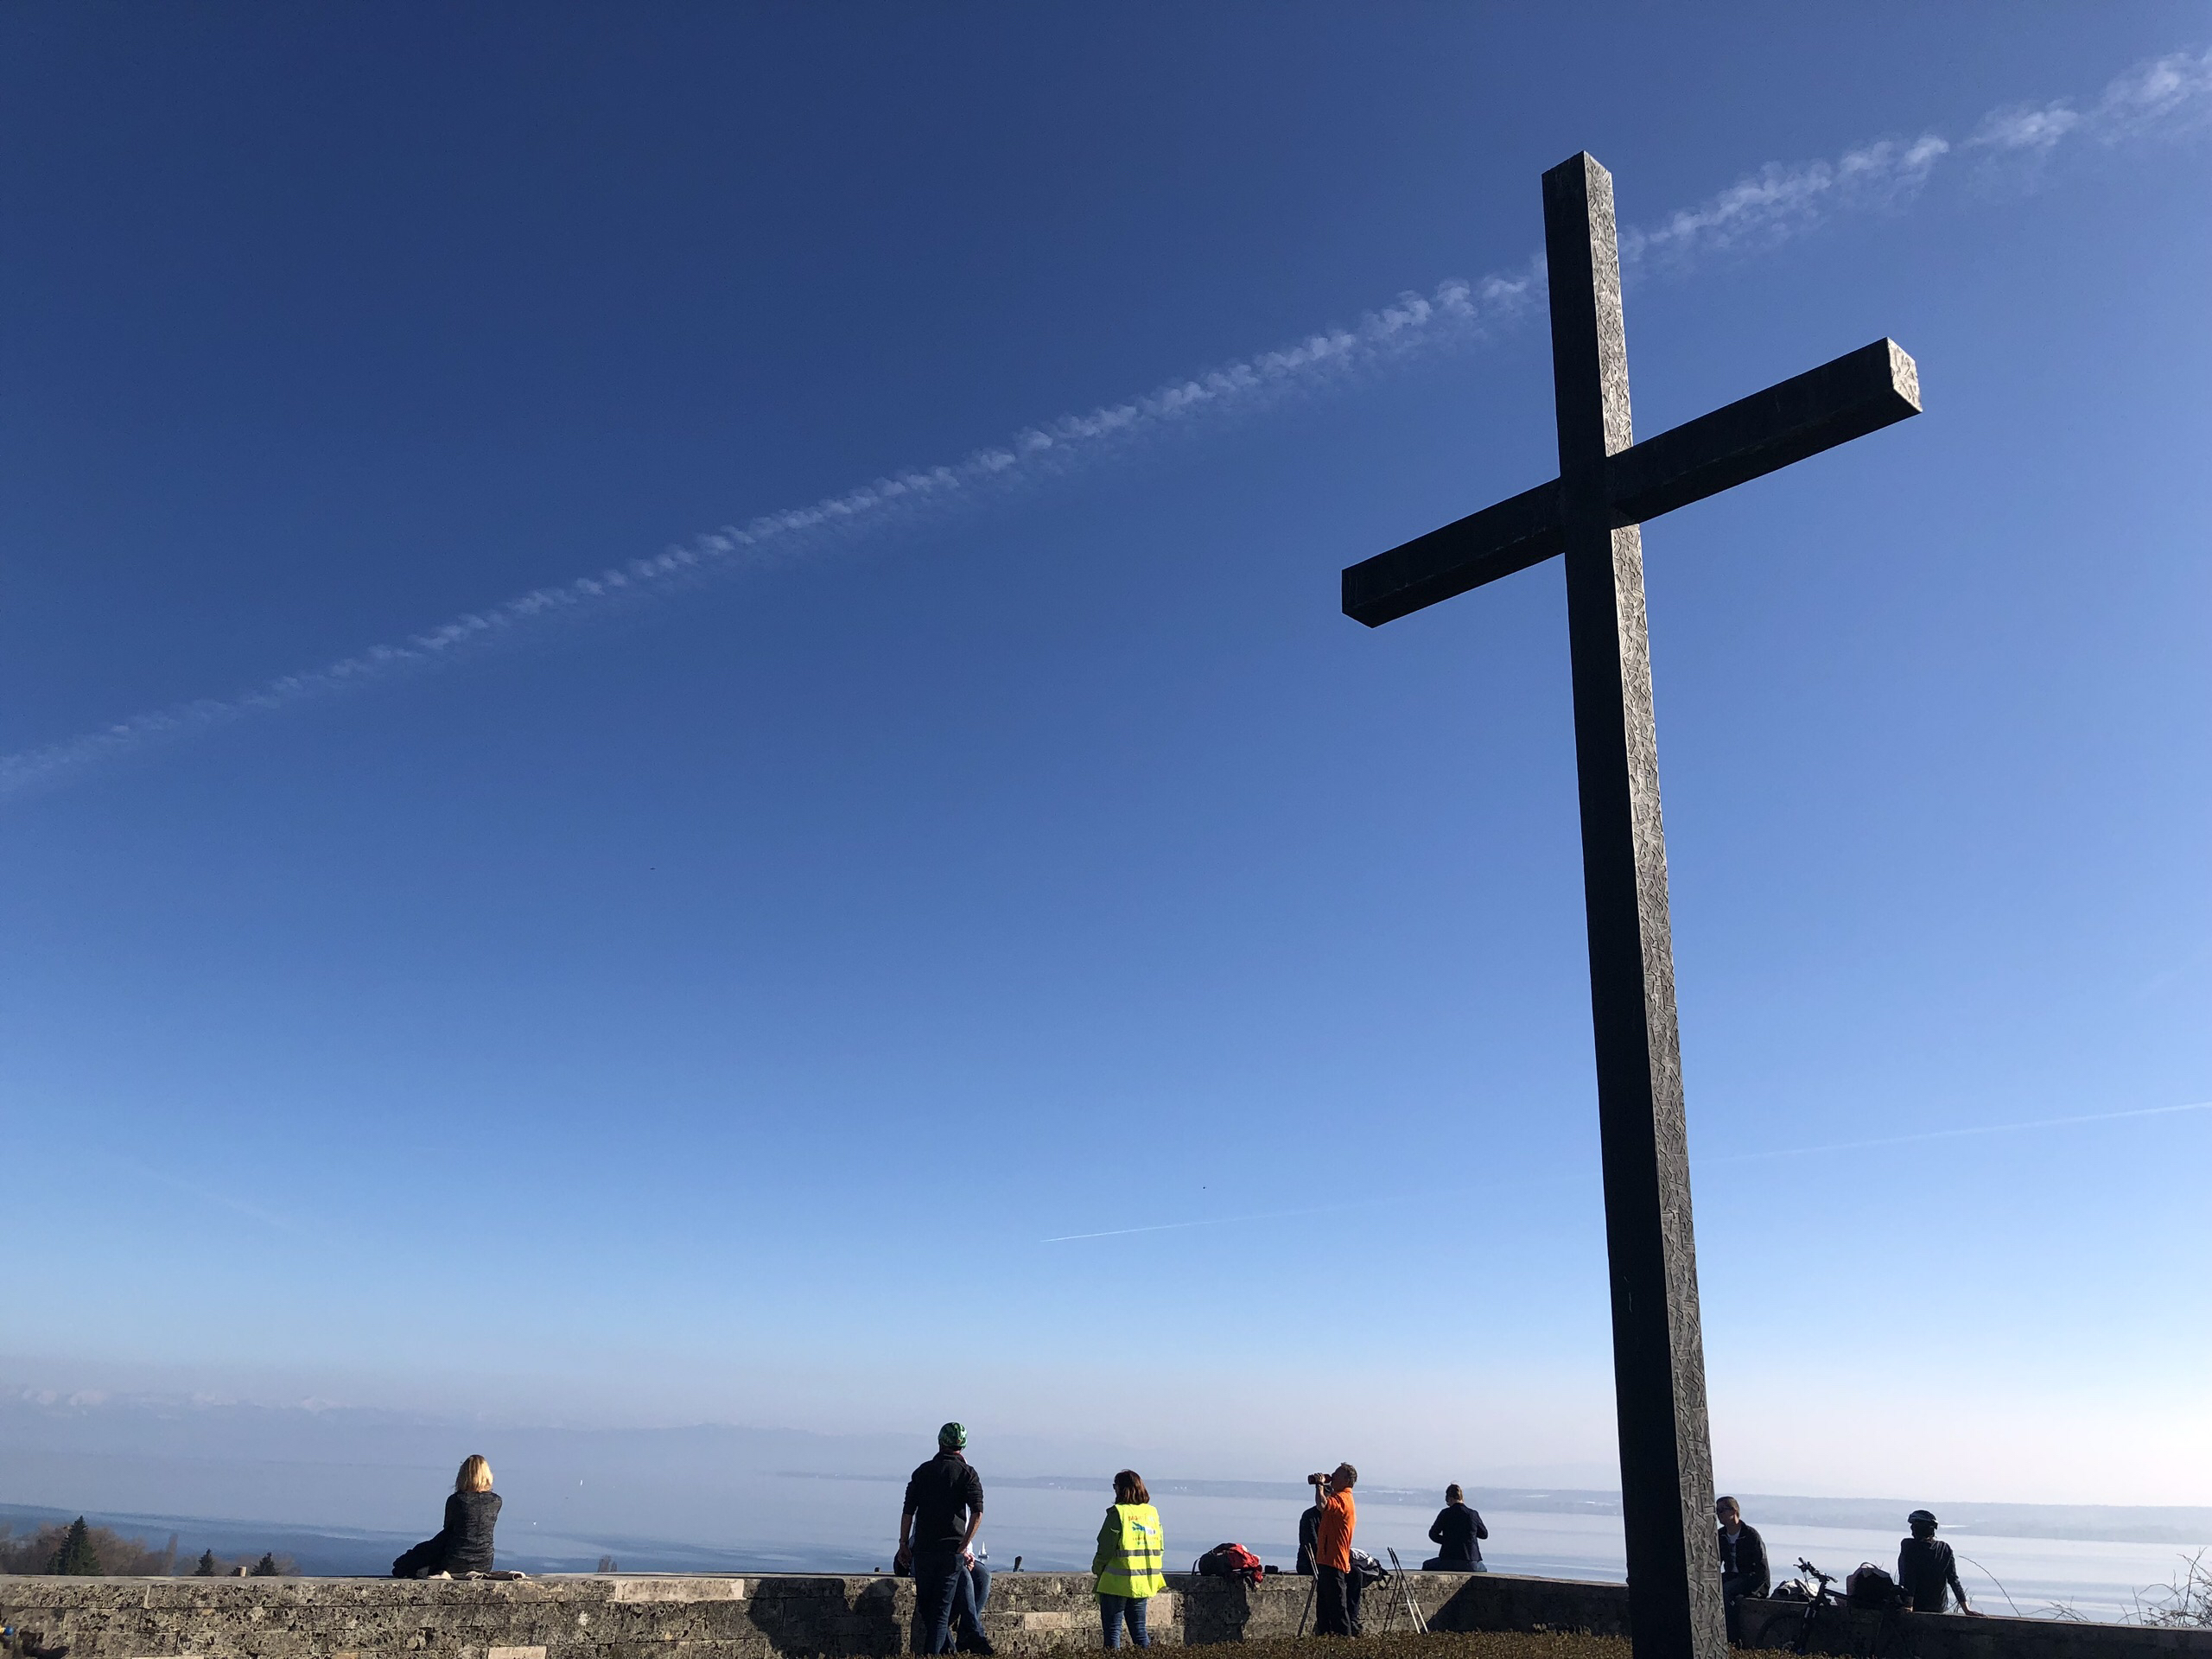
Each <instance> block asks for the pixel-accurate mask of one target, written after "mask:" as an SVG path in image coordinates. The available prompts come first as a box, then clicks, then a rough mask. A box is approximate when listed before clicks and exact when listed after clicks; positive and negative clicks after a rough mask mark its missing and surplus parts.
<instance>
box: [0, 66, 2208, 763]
mask: <svg viewBox="0 0 2212 1659" xmlns="http://www.w3.org/2000/svg"><path fill="white" fill-rule="evenodd" d="M2208 113H2212V49H2208V50H2203V51H2188V52H2177V53H2171V54H2167V55H2165V56H2164V57H2160V58H2157V59H2153V60H2149V61H2147V62H2145V63H2142V64H2139V65H2138V66H2137V67H2134V68H2133V69H2132V70H2130V71H2128V72H2127V73H2126V74H2123V75H2121V76H2120V77H2118V78H2117V79H2113V81H2111V82H2110V83H2109V84H2108V85H2107V86H2106V87H2105V89H2104V92H2102V94H2101V96H2100V97H2099V98H2097V99H2094V100H2093V101H2091V102H2088V103H2087V104H2082V103H2079V102H2077V101H2075V100H2074V99H2058V100H2056V101H2052V102H2048V103H2044V104H2041V105H2005V106H2003V107H2000V108H1999V109H1994V110H1992V111H1989V112H1988V113H1987V114H1986V115H1985V116H1984V117H1983V118H1982V119H1981V121H1980V123H1979V124H1977V125H1976V126H1975V128H1974V130H1973V131H1972V132H1971V133H1969V134H1968V135H1967V137H1966V138H1964V139H1962V140H1961V141H1959V142H1958V143H1953V142H1952V141H1951V140H1949V139H1947V138H1945V137H1942V136H1941V135H1940V134H1937V133H1934V132H1927V133H1923V134H1922V135H1921V136H1920V137H1916V138H1912V139H1894V138H1889V139H1882V140H1880V141H1878V142H1876V143H1868V144H1863V145H1859V146H1858V147H1856V148H1854V149H1848V150H1846V151H1845V152H1844V153H1843V154H1842V155H1841V156H1837V157H1836V158H1834V160H1821V161H1814V162H1801V163H1798V164H1796V165H1794V166H1785V165H1783V164H1781V163H1770V164H1769V165H1768V166H1766V167H1764V168H1761V169H1760V170H1759V171H1758V172H1757V173H1755V174H1751V175H1748V176H1746V177H1745V178H1744V179H1742V180H1740V181H1738V182H1737V183H1735V184H1733V185H1732V186H1730V187H1729V188H1727V189H1726V190H1723V191H1721V192H1719V194H1716V195H1713V196H1712V197H1710V198H1708V199H1707V200H1705V201H1703V202H1701V203H1700V204H1699V205H1698V206H1696V207H1689V208H1684V209H1682V210H1681V211H1679V212H1677V213H1673V214H1671V215H1669V216H1668V217H1667V218H1665V219H1662V220H1660V221H1659V222H1658V223H1657V224H1656V225H1655V226H1651V227H1649V228H1648V229H1637V228H1634V227H1630V228H1629V229H1627V230H1624V232H1622V235H1621V259H1622V264H1623V267H1624V270H1625V271H1626V272H1627V273H1628V274H1629V275H1630V277H1635V276H1636V275H1637V274H1639V273H1657V274H1662V275H1672V276H1680V275H1682V274H1684V273H1686V272H1687V271H1688V270H1690V269H1691V268H1693V267H1694V265H1696V264H1698V263H1699V262H1700V260H1703V259H1706V258H1708V257H1713V256H1714V255H1718V254H1726V253H1732V252H1740V251H1746V250H1750V249H1755V248H1764V247H1772V246H1775V245H1778V244H1780V243H1782V242H1784V241H1787V240H1789V239H1790V238H1795V237H1798V236H1802V235H1804V234H1807V233H1808V232H1812V231H1814V230H1816V229H1818V228H1819V227H1820V226H1822V225H1824V224H1826V223H1827V222H1828V221H1829V220H1830V219H1833V218H1834V217H1835V216H1836V215H1838V214H1839V213H1848V212H1857V211H1866V210H1869V209H1876V208H1880V207H1888V206H1892V205H1895V204H1897V203H1898V202H1901V201H1903V200H1907V199H1909V198H1910V197H1911V196H1912V195H1913V194H1916V193H1917V192H1918V191H1919V190H1920V189H1921V188H1922V187H1923V185H1924V184H1925V183H1926V182H1927V180H1928V179H1929V175H1931V173H1932V172H1933V171H1934V169H1935V168H1936V167H1937V166H1938V165H1939V164H1941V163H1942V162H1944V161H1945V160H1946V158H1947V157H1950V156H1956V155H1961V154H1966V155H1974V156H1981V157H1982V158H1983V159H1984V161H1985V162H1992V163H1999V162H2010V163H2012V164H2013V165H2020V164H2025V165H2029V166H2035V165H2040V164H2043V163H2044V162H2047V160H2048V158H2050V156H2053V155H2054V154H2056V152H2057V151H2058V150H2060V149H2062V148H2063V147H2067V146H2072V147H2076V148H2078V147H2081V146H2082V145H2086V144H2098V145H2105V146H2110V145H2113V144H2117V143H2121V142H2123V141H2127V140H2135V139H2142V138H2145V137H2162V136H2170V135H2173V134H2177V133H2180V132H2183V131H2187V130H2192V129H2194V128H2196V127H2197V126H2200V125H2202V124H2203V122H2204V120H2205V118H2206V117H2207V115H2208ZM1543 292H1544V283H1543V265H1542V260H1541V256H1539V257H1535V258H1532V259H1531V260H1529V262H1527V263H1526V264H1523V265H1521V266H1519V267H1516V268H1515V269H1513V270H1505V271H1500V272H1495V273H1493V274H1491V276H1488V277H1483V278H1481V279H1480V280H1478V281H1474V282H1465V281H1459V280H1453V281H1449V282H1446V283H1440V284H1439V285H1438V286H1437V287H1436V288H1435V289H1433V291H1432V292H1431V293H1429V294H1427V295H1421V294H1415V293H1411V292H1408V293H1406V294H1403V295H1401V296H1399V297H1398V298H1397V299H1396V300H1395V301H1394V302H1391V303H1390V304H1389V305H1386V306H1383V307H1381V308H1378V309H1376V310H1374V311H1370V312H1369V313H1367V314H1366V315H1363V317H1361V318H1360V320H1359V321H1358V322H1357V323H1356V324H1354V325H1353V326H1351V327H1341V328H1331V329H1325V330H1323V331H1321V332H1319V333H1317V334H1309V335H1308V336H1306V338H1305V339H1303V340H1297V341H1294V342H1293V343H1291V344H1289V345H1287V346H1279V347H1277V348H1276V349H1275V350H1274V351H1268V352H1262V353H1258V354H1257V355H1255V356H1252V357H1248V358H1244V359H1239V360H1237V361H1236V362H1232V363H1230V364H1227V365H1224V366H1221V367H1217V368H1213V369H1210V370H1207V371H1205V372H1203V373H1200V374H1197V375H1192V376H1189V377H1186V378H1181V379H1178V380H1173V381H1170V382H1168V383H1166V384H1165V385H1160V386H1155V387H1154V388H1153V390H1152V391H1148V392H1146V393H1144V394H1143V395H1142V396H1141V397H1132V398H1129V399H1128V400H1127V401H1125V402H1122V403H1119V404H1112V405H1109V406H1106V407H1102V408H1098V409H1094V410H1090V412H1089V413H1087V414H1077V415H1064V416H1060V417H1059V418H1058V420H1054V421H1049V422H1046V423H1042V424H1040V425H1037V426H1031V427H1027V428H1024V429H1022V430H1021V431H1020V432H1018V433H1016V434H1015V435H1014V436H1013V437H1012V438H1011V439H1009V440H1008V441H1007V442H1005V443H1003V444H998V445H994V446H991V447H988V448H982V449H979V450H976V452H974V453H973V454H969V456H968V457H967V458H966V459H964V460H963V461H957V462H952V463H949V464H945V465H940V466H935V467H915V468H909V469H907V470H906V471H903V472H899V473H894V474H887V475H886V476H884V477H881V478H878V479H876V480H874V482H872V483H868V484H864V485H861V486H858V487H857V488H855V489H852V490H849V491H846V492H845V493H842V494H841V495H833V496H827V497H824V498H823V499H821V500H819V501H817V502H814V503H813V504H812V505H807V506H800V507H791V508H786V509H785V510H784V511H782V512H772V513H766V514H764V515H762V516H760V517H759V518H753V519H752V520H750V521H749V522H747V523H746V524H729V525H725V526H724V527H722V528H721V529H720V530H716V531H708V532H706V533H705V534H703V535H700V536H697V537H693V538H692V539H691V540H690V541H689V542H687V543H681V544H678V545H676V546H672V547H670V548H668V549H667V550H664V551H663V552H661V553H659V554H657V555H654V556H651V557H644V558H635V559H632V560H630V561H629V562H628V563H624V564H620V565H612V566H609V567H608V568H607V569H603V570H601V571H598V572H597V573H595V574H593V575H582V576H577V577H575V578H574V579H573V580H571V581H569V582H562V583H557V584H555V585H552V586H549V587H542V588H532V589H531V591H530V592H528V593H526V594H518V595H517V596H516V597H514V598H512V599H509V600H507V601H504V602H502V603H499V604H497V605H493V606H489V607H485V608H483V609H480V610H475V611H470V612H467V613H463V614H462V615H460V616H457V617H454V618H453V619H452V620H448V621H447V622H444V623H442V624H441V625H439V626H435V627H433V628H430V629H428V630H426V631H425V632H421V633H416V634H411V635H410V636H408V637H407V638H406V639H402V640H399V641H397V642H391V643H386V644H384V645H372V646H370V647H368V648H367V649H366V650H364V651H361V652H356V653H354V654H353V655H352V656H349V657H343V658H339V659H338V660H336V661H335V662H331V663H327V664H323V665H322V666H321V667H320V668H314V669H308V670H305V671H301V672H298V673H294V674H285V675H281V676H279V677H277V678H276V679H273V680H270V681H268V682H266V683H264V684H262V685H260V686H257V687H255V688H254V689H252V690H247V691H245V692H241V693H238V694H236V695H233V696H228V697H202V698H199V699H197V700H195V701H193V702H183V703H177V704H174V705H172V706H170V707H168V708H167V709H156V710H153V711H150V712H149V713H145V714H139V715H131V716H130V717H129V718H128V719H125V720H121V721H116V722H114V723H113V724H111V725H108V726H105V727H102V728H99V729H98V730H95V731H90V732H86V733H83V734H79V735H78V736H75V737H72V738H66V739H63V740H61V741H59V742H54V743H49V744H46V745H43V746H40V747H33V748H28V749H22V750H18V751H16V753H11V754H7V755H0V799H7V798H15V797H19V796H22V795H26V794H29V793H32V792H35V791H40V790H42V789H48V788H52V787H54V786H56V785H60V784H62V783H65V782H67V781H68V780H69V779H72V778H74V777H78V776H80V775H82V774H84V773H86V772H88V771H90V770H92V768H94V767H96V766H99V765H100V764H102V763H104V762H107V761H111V760H118V759H121V758H122V757H124V755H127V754H130V753H133V752H135V751H137V750H140V749H143V748H144V747H147V746H148V745H149V744H152V743H155V742H156V741H162V740H174V739H177V738H181V737H185V736H189V735H192V734H196V733H200V732H205V731H207V730H211V729H213V728H216V727H219V726H223V725H226V724H229V723H231V722H232V721H238V720H241V719H244V718H245V717H247V716H249V715H257V714H266V713H272V712H275V711H276V710H278V709H285V708H289V707H290V706H292V705H294V704H296V703H301V702H308V701H312V700H314V699H316V698H320V697H324V696H332V695H334V694H336V693H338V692H340V691H346V690H356V689H359V688H363V687H366V686H370V685H373V684H377V683H381V682H384V681H385V680H389V679H391V678H394V677H398V676H401V675H404V674H408V673H412V672H418V671H423V670H427V669H430V668H434V667H436V666H439V665H441V664H445V663H449V662H452V661H454V660H456V659H457V658H460V657H461V656H462V655H464V654H466V653H467V652H471V651H474V650H476V649H480V648H481V647H484V646H486V645H491V644H493V643H494V642H496V641H500V640H513V639H520V638H525V637H528V636H529V635H530V634H531V633H532V632H536V631H540V630H543V629H546V628H549V627H550V626H553V625H555V624H556V623H558V622H560V621H562V620H577V619H581V618H582V617H585V616H588V615H590V614H594V613H601V612H604V611H607V610H611V609H613V607H617V606H619V605H620V604H623V603H625V602H626V601H637V600H639V599H650V598H652V597H654V596H657V595H660V594H670V593H674V592H678V591H682V590H683V589H684V588H688V587H689V586H690V585H691V584H692V583H695V582H698V581H700V580H702V579H705V578H709V577H712V576H715V575H724V574H728V573H734V572H738V571H742V570H746V569H755V568H758V567H760V566H761V565H764V564H766V563H772V562H773V561H775V560H777V559H779V558H788V557H791V556H797V555H798V554H799V553H802V552H804V551H805V550H809V549H810V548H814V547H818V546H821V545H823V544H824V543H828V542H829V541H831V540H833V539H836V538H841V537H845V536H848V535H850V534H853V533H855V532H860V531H868V530H870V529H873V528H876V527H880V526H886V525H889V524H897V523H900V522H906V521H909V520H911V519H912V518H913V517H914V516H916V515H917V514H918V513H921V512H928V511H931V510H937V509H942V508H943V507H944V506H946V505H950V504H951V503H953V502H955V501H959V500H963V499H964V500H976V499H987V498H988V496H989V495H990V493H993V492H995V491H1003V490H1004V489H1006V488H1007V487H1008V486H1011V485H1013V484H1014V483H1016V482H1018V481H1021V480H1026V479H1029V478H1035V477H1039V476H1045V475H1049V474H1051V473H1052V472H1054V471H1057V470H1060V469H1064V468H1066V467H1070V466H1072V465H1076V464H1079V463H1082V462H1084V461H1090V460H1095V459H1097V458H1102V457H1103V456H1104V455H1107V454H1112V453H1115V452H1116V451H1117V450H1118V449H1119V448H1122V447H1124V446H1126V445H1128V444H1129V443H1130V442H1133V441H1135V440H1137V439H1140V438H1142V437H1145V436H1147V435H1154V434H1160V433H1165V432H1169V431H1185V432H1187V431H1192V430H1195V429H1198V428H1199V427H1200V426H1201V425H1203V424H1204V423H1205V422H1207V421H1209V420H1214V419H1218V418H1221V417H1223V416H1227V415H1230V414H1232V413H1236V412H1244V411H1250V410H1257V409H1262V408H1265V407H1267V406H1268V404H1270V403H1271V402H1272V401H1274V400H1276V399H1280V398H1281V397H1287V396H1293V395H1296V394H1299V393H1301V392H1305V391H1313V390H1317V389H1319V388H1321V387H1323V386H1325V385H1329V384H1332V383H1336V382H1342V381H1344V380H1348V379H1351V378H1357V375H1358V374H1359V373H1360V372H1363V371H1368V370H1372V369H1375V368H1377V367H1379V366H1383V365H1389V364H1392V363H1397V362H1403V361H1408V360H1411V359H1416V358H1420V357H1423V356H1426V355H1429V354H1433V353H1435V352H1438V351H1440V350H1442V349H1446V348H1448V347H1450V346H1465V345H1467V344H1470V343H1472V342H1475V341H1479V340H1482V339H1484V338H1485V337H1486V336H1487V335H1489V334H1491V333H1493V332H1495V331H1497V330H1498V329H1501V328H1503V327H1508V326H1510V325H1511V324H1513V323H1516V322H1517V321H1521V320H1522V319H1523V318H1524V317H1526V316H1527V315H1529V313H1530V312H1531V310H1532V309H1533V308H1534V306H1535V302H1536V301H1537V300H1538V299H1540V298H1541V296H1542V295H1543Z"/></svg>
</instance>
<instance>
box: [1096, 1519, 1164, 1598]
mask: <svg viewBox="0 0 2212 1659" xmlns="http://www.w3.org/2000/svg"><path fill="white" fill-rule="evenodd" d="M1166 1553H1167V1540H1166V1536H1165V1535H1163V1534H1162V1533H1161V1531H1160V1511H1159V1510H1155V1509H1154V1508H1153V1507H1152V1505H1151V1504H1149V1503H1116V1505H1115V1506H1114V1507H1113V1508H1112V1509H1110V1510H1107V1511H1106V1524H1105V1525H1104V1526H1103V1527H1101V1528H1099V1529H1098V1553H1097V1554H1096V1555H1094V1556H1092V1557H1091V1560H1090V1570H1091V1571H1092V1572H1094V1573H1096V1574H1097V1575H1098V1593H1099V1594H1100V1595H1102V1596H1131V1597H1134V1598H1135V1599H1138V1600H1140V1601H1142V1600H1147V1599H1150V1598H1152V1597H1154V1596H1156V1595H1158V1594H1159V1593H1160V1592H1161V1591H1162V1590H1165V1589H1166V1587H1167V1572H1166Z"/></svg>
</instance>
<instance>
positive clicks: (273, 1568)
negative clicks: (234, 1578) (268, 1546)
mask: <svg viewBox="0 0 2212 1659" xmlns="http://www.w3.org/2000/svg"><path fill="white" fill-rule="evenodd" d="M277 1572H278V1568H277V1558H276V1557H275V1556H274V1555H264V1556H263V1557H262V1558H261V1559H260V1560H257V1561H256V1562H255V1563H254V1564H253V1571H252V1572H251V1573H248V1574H247V1575H246V1576H247V1577H248V1578H253V1579H273V1578H275V1577H276V1576H277Z"/></svg>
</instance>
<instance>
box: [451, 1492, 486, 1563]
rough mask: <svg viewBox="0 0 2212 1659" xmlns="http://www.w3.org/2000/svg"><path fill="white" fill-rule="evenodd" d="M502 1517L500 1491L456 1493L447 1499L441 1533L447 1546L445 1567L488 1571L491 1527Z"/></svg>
mask: <svg viewBox="0 0 2212 1659" xmlns="http://www.w3.org/2000/svg"><path fill="white" fill-rule="evenodd" d="M498 1522H499V1494H498V1493H497V1492H455V1493H454V1495H453V1496H452V1497H449V1498H448V1499H446V1524H445V1530H444V1531H442V1532H441V1533H440V1534H439V1535H438V1539H439V1541H440V1542H442V1544H444V1546H445V1570H446V1571H447V1572H448V1573H489V1572H490V1571H491V1570H492V1529H493V1526H494V1525H496V1524H497V1523H498Z"/></svg>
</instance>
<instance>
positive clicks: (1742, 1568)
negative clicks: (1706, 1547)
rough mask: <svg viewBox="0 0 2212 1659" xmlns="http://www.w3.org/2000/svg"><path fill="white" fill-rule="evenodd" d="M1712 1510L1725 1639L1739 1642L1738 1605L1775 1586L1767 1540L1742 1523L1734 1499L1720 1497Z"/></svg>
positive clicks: (1740, 1508) (1740, 1618)
mask: <svg viewBox="0 0 2212 1659" xmlns="http://www.w3.org/2000/svg"><path fill="white" fill-rule="evenodd" d="M1713 1514H1714V1516H1717V1517H1718V1518H1719V1522H1720V1598H1721V1602H1722V1605H1725V1606H1726V1608H1727V1610H1728V1639H1729V1640H1730V1641H1731V1642H1741V1641H1742V1640H1743V1639H1744V1626H1743V1618H1744V1615H1743V1610H1742V1609H1741V1608H1740V1607H1739V1606H1738V1605H1737V1604H1738V1602H1740V1601H1742V1600H1743V1599H1744V1598H1745V1596H1763V1595H1764V1594H1766V1592H1768V1591H1769V1590H1770V1589H1772V1588H1773V1587H1774V1580H1773V1579H1772V1578H1771V1576H1770V1574H1769V1573H1768V1572H1767V1565H1766V1540H1764V1538H1762V1537H1760V1536H1759V1530H1758V1528H1757V1527H1747V1526H1745V1524H1744V1510H1743V1506H1742V1505H1741V1504H1739V1503H1737V1502H1736V1500H1735V1499H1734V1498H1732V1497H1724V1498H1722V1499H1721V1500H1720V1501H1719V1503H1715V1504H1714V1505H1713Z"/></svg>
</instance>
